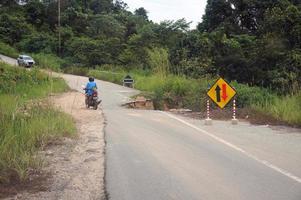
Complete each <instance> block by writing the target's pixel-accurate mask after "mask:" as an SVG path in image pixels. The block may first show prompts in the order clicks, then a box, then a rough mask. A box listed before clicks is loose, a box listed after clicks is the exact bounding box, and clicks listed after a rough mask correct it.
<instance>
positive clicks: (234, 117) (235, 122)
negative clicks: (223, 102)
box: [232, 99, 238, 125]
mask: <svg viewBox="0 0 301 200" xmlns="http://www.w3.org/2000/svg"><path fill="white" fill-rule="evenodd" d="M232 124H233V125H237V124H238V120H237V119H236V99H234V100H233V117H232Z"/></svg>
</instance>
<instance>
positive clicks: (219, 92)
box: [215, 85, 221, 102]
mask: <svg viewBox="0 0 301 200" xmlns="http://www.w3.org/2000/svg"><path fill="white" fill-rule="evenodd" d="M215 91H216V101H217V102H221V88H220V87H219V86H218V85H217V86H216V88H215Z"/></svg>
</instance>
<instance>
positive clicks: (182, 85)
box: [87, 70, 301, 126]
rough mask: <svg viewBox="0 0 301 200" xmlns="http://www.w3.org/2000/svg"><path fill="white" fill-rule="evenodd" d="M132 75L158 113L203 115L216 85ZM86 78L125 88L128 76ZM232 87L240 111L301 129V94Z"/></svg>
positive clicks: (206, 81) (105, 74)
mask: <svg viewBox="0 0 301 200" xmlns="http://www.w3.org/2000/svg"><path fill="white" fill-rule="evenodd" d="M130 74H131V75H132V76H133V78H134V79H135V88H137V89H139V90H141V91H144V94H145V95H146V96H149V97H151V98H152V99H154V101H155V107H156V108H157V109H162V108H163V107H164V106H165V105H168V106H169V107H171V108H183V107H184V108H189V109H192V110H194V111H204V109H205V104H206V100H207V97H206V92H207V88H208V86H209V85H211V84H213V83H214V80H213V79H212V78H202V79H198V80H196V79H187V78H185V77H180V76H174V75H169V76H167V77H161V76H159V75H154V74H149V75H145V74H141V73H139V72H131V73H130ZM87 75H89V76H94V77H96V78H98V79H101V80H105V81H109V82H113V83H117V84H122V80H123V77H125V75H126V73H125V72H117V73H116V72H109V71H100V70H90V71H89V73H88V74H87ZM231 85H233V86H234V87H235V89H236V90H237V93H238V95H237V97H236V99H237V103H238V107H239V108H250V109H255V110H256V111H257V112H258V113H262V114H264V115H268V116H269V117H271V118H275V119H277V120H279V121H283V122H286V123H288V124H291V125H298V126H300V125H301V112H300V108H301V94H299V95H294V96H284V97H281V96H277V95H276V94H274V93H273V92H271V91H269V90H267V89H262V88H259V87H250V86H247V85H244V84H239V83H237V82H232V83H231ZM230 106H231V105H229V106H228V108H229V109H230ZM226 109H227V108H226Z"/></svg>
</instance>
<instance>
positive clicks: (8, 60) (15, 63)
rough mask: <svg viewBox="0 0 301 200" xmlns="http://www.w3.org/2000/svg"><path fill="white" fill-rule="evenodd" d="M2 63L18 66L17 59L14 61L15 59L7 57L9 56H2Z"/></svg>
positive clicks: (0, 58) (0, 59)
mask: <svg viewBox="0 0 301 200" xmlns="http://www.w3.org/2000/svg"><path fill="white" fill-rule="evenodd" d="M1 61H3V62H6V63H8V64H11V65H18V62H17V60H16V59H13V58H10V57H7V56H4V55H1V54H0V62H1Z"/></svg>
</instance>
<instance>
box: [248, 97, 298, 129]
mask: <svg viewBox="0 0 301 200" xmlns="http://www.w3.org/2000/svg"><path fill="white" fill-rule="evenodd" d="M252 106H253V108H255V109H256V110H258V111H260V112H264V113H267V114H269V115H271V116H273V117H274V118H276V119H278V120H282V121H285V122H288V123H289V124H292V125H301V93H299V94H297V95H293V96H292V95H288V96H284V97H278V98H274V99H273V100H272V101H270V102H264V103H261V102H257V103H255V104H253V105H252Z"/></svg>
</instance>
